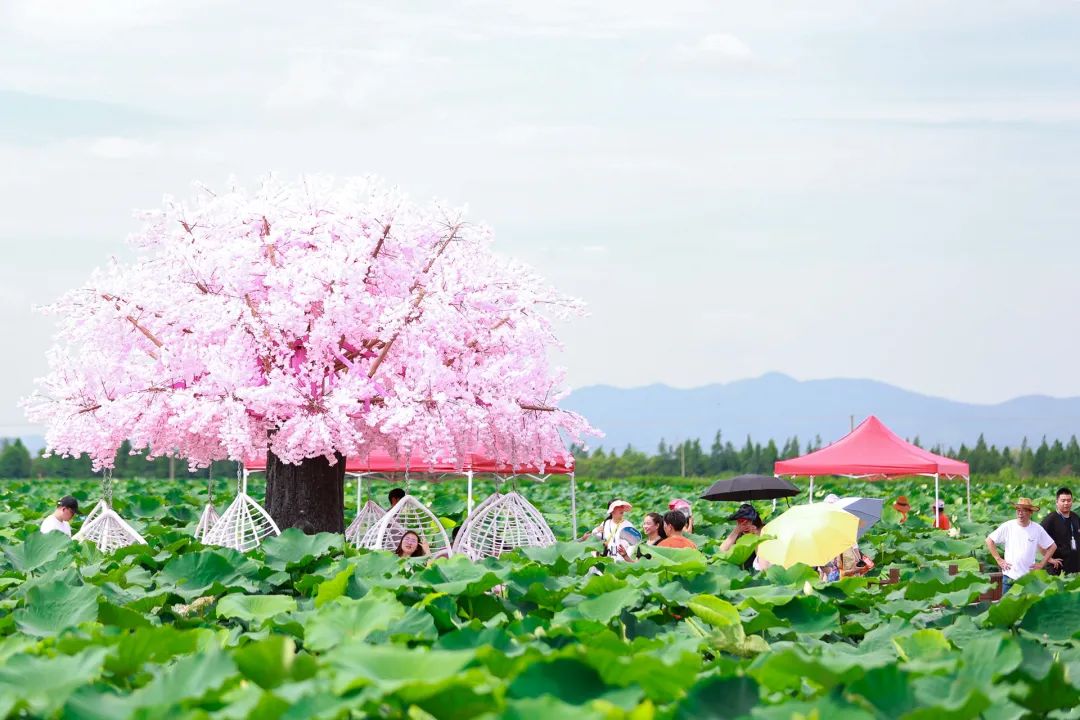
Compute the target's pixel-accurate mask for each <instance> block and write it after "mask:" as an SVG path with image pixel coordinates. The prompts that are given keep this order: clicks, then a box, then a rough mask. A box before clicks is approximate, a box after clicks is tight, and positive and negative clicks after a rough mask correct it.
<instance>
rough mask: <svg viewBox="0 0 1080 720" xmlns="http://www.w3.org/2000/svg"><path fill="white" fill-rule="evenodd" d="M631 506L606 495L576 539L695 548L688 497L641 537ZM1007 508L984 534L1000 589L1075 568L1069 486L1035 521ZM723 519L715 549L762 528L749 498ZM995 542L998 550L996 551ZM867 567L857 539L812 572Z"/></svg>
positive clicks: (1075, 523)
mask: <svg viewBox="0 0 1080 720" xmlns="http://www.w3.org/2000/svg"><path fill="white" fill-rule="evenodd" d="M838 500H839V498H838V497H837V496H836V495H829V496H828V497H826V498H825V502H826V503H831V502H836V501H838ZM632 507H633V506H632V505H631V504H630V503H629V502H627V501H625V500H619V499H615V500H612V501H611V502H610V503H609V504H608V508H607V517H605V518H604V520H603V522H601V523H600V524H599V525H597V526H596V527H595V528H593V529H592V530H590V531H589V532H587V533H585V534H584V535H582V536H581V540H589V539H590V538H591V539H596V540H599V541H600V542H601V544H602V550H601V551H600V554H602V555H607V556H610V557H612V558H615V559H616V560H617V561H626V562H636V561H637V560H638V559H639V558H641V557H646V556H647V549H648V547H650V546H659V547H673V548H696V547H697V545H696V544H695V543H694V541H693V540H691V539H690V538H687V537H685V536H684V535H683V533H684V532H693V514H692V510H691V506H690V503H689V502H688V501H686V500H684V499H682V498H676V499H674V500H672V501H671V502H670V503H669V505H668V511H667V512H666V513H663V514H661V513H658V512H649V513H647V514H646V515H645V517H644V519H643V521H642V524H641V529H642V531H644V536H642V534H641V533H640V532H638V530H637V529H636V528H635V527H634V524H633V522H632V521H631V520H630V518H629V516H628V513H629V511H630V510H631V509H632ZM1013 507H1014V508H1015V510H1016V518H1015V519H1012V520H1008V521H1006V522H1004V523H1002V524H1001V525H1000V526H998V527H997V528H996V529H995V530H994V531H993V532H992V533H990V534H989V535H988V536H987V538H986V547H987V550H988V551H989V552H990V555H991V556H992V557H993V558H994V560H995V562H997V564H998V566H999V567H1000V568H1001V571H1002V574H1003V578H1002V584H1003V592H1008V590H1009V588H1010V587H1011V586H1012V584H1013V583H1014V582H1015V581H1016V580H1018V579H1019V578H1021V577H1023V576H1024V575H1025V574H1027V573H1028V572H1031V571H1032V570H1038V569H1040V568H1043V567H1045V568H1046V569H1047V571H1048V572H1050V573H1051V574H1059V573H1076V572H1080V551H1078V546H1080V517H1078V516H1077V515H1076V514H1075V513H1073V512H1072V491H1071V490H1070V489H1069V488H1067V487H1062V488H1059V489H1058V491H1057V493H1056V495H1055V508H1054V510H1053V511H1052V512H1049V513H1047V514H1046V516H1044V517H1043V519H1042V521H1041V523H1035V522H1032V515H1033V514H1034V513H1036V512H1038V511H1039V508H1038V507H1037V506H1035V505H1034V504H1033V503H1032V501H1031V499H1030V498H1020V499H1019V501H1017V502H1016V503H1015V504H1014V506H1013ZM893 509H895V510H896V511H897V513H899V516H900V517H899V522H900V523H904V522H906V521H907V519H908V514H909V513H910V512H911V503H910V502H909V501H908V499H907V497H905V496H903V495H901V496H900V497H898V498H897V499H896V501H895V502H894V503H893ZM933 511H934V516H935V517H934V526H935V527H936V528H938V529H940V530H946V531H947V530H950V529H952V527H953V525H952V522H951V520H950V518H949V516H948V514H947V513H946V512H945V502H944V501H943V500H937V501H935V502H934V504H933ZM727 520H728V521H730V522H734V523H735V527H734V528H733V529H732V530H731V532H730V533H729V534H728V535H727V536H726V537H725V538H724V540H723V542H722V543H721V544H720V550H721V551H724V552H727V551H730V550H731V549H732V548H733V547H734V546H735V544H736V543H737V542H738V541H739V538H741V537H743V536H744V535H760V534H761V529H762V528H763V527H764V522H763V521H762V519H761V515H760V514H759V513H758V511H757V510H756V509H755V508H754V506H753V505H751V504H750V503H743V504H742V505H740V506H739V508H738V509H737V510H736V511H735V512H734V513H732V514H731V515H729V516H728V518H727ZM999 546H1001V547H1002V549H1003V553H1004V554H1001V553H999ZM643 547H644V548H645V549H644V550H643V549H642V548H643ZM1037 558H1038V559H1037ZM768 566H769V563H768V561H766V560H765V559H764V558H759V557H758V556H757V554H756V553H751V555H750V556H749V557H748V558H747V559H746V560H745V561H744V562H743V565H742V567H743V568H744V569H746V570H764V569H765V568H767V567H768ZM873 567H874V561H873V558H871V557H869V556H868V555H865V554H863V552H862V551H861V550H860V548H859V545H858V543H855V544H853V545H852V546H851V547H850V548H848V549H846V550H844V551H843V552H842V553H840V554H839V555H838V556H836V557H835V558H833V559H832V560H830V561H829V562H828V563H826V564H825V565H823V566H821V567H819V568H818V571H819V573H820V574H821V577H822V579H823V580H826V581H830V580H837V579H839V578H843V577H850V576H855V575H864V574H866V573H867V572H868V571H869V570H871V569H872V568H873Z"/></svg>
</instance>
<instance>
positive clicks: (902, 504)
mask: <svg viewBox="0 0 1080 720" xmlns="http://www.w3.org/2000/svg"><path fill="white" fill-rule="evenodd" d="M893 509H894V510H898V511H899V512H907V511H908V510H910V509H911V503H909V502H908V501H907V495H901V496H900V497H898V498H896V502H894V503H893Z"/></svg>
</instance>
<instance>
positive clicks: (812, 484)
mask: <svg viewBox="0 0 1080 720" xmlns="http://www.w3.org/2000/svg"><path fill="white" fill-rule="evenodd" d="M810 504H811V505H813V504H814V476H813V475H811V476H810Z"/></svg>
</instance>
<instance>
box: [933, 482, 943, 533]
mask: <svg viewBox="0 0 1080 720" xmlns="http://www.w3.org/2000/svg"><path fill="white" fill-rule="evenodd" d="M940 478H941V474H940V473H934V527H938V526H939V525H940V524H941V523H940V522H939V520H938V498H939V497H940V495H939V493H938V481H939V479H940Z"/></svg>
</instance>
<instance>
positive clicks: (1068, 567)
mask: <svg viewBox="0 0 1080 720" xmlns="http://www.w3.org/2000/svg"><path fill="white" fill-rule="evenodd" d="M1042 526H1043V530H1045V531H1046V534H1047V535H1049V536H1050V537H1051V538H1052V539H1053V540H1054V543H1055V544H1056V545H1057V550H1055V551H1054V557H1056V558H1058V559H1059V560H1061V570H1062V571H1063V572H1067V573H1074V572H1080V516H1077V514H1076V513H1074V512H1073V513H1069V517H1065V516H1063V515H1062V514H1061V513H1059V512H1058V511H1056V510H1055V511H1054V512H1052V513H1050V514H1049V515H1047V516H1046V517H1044V518H1043V520H1042ZM1047 569H1048V570H1049V569H1050V568H1049V567H1048V568H1047Z"/></svg>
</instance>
